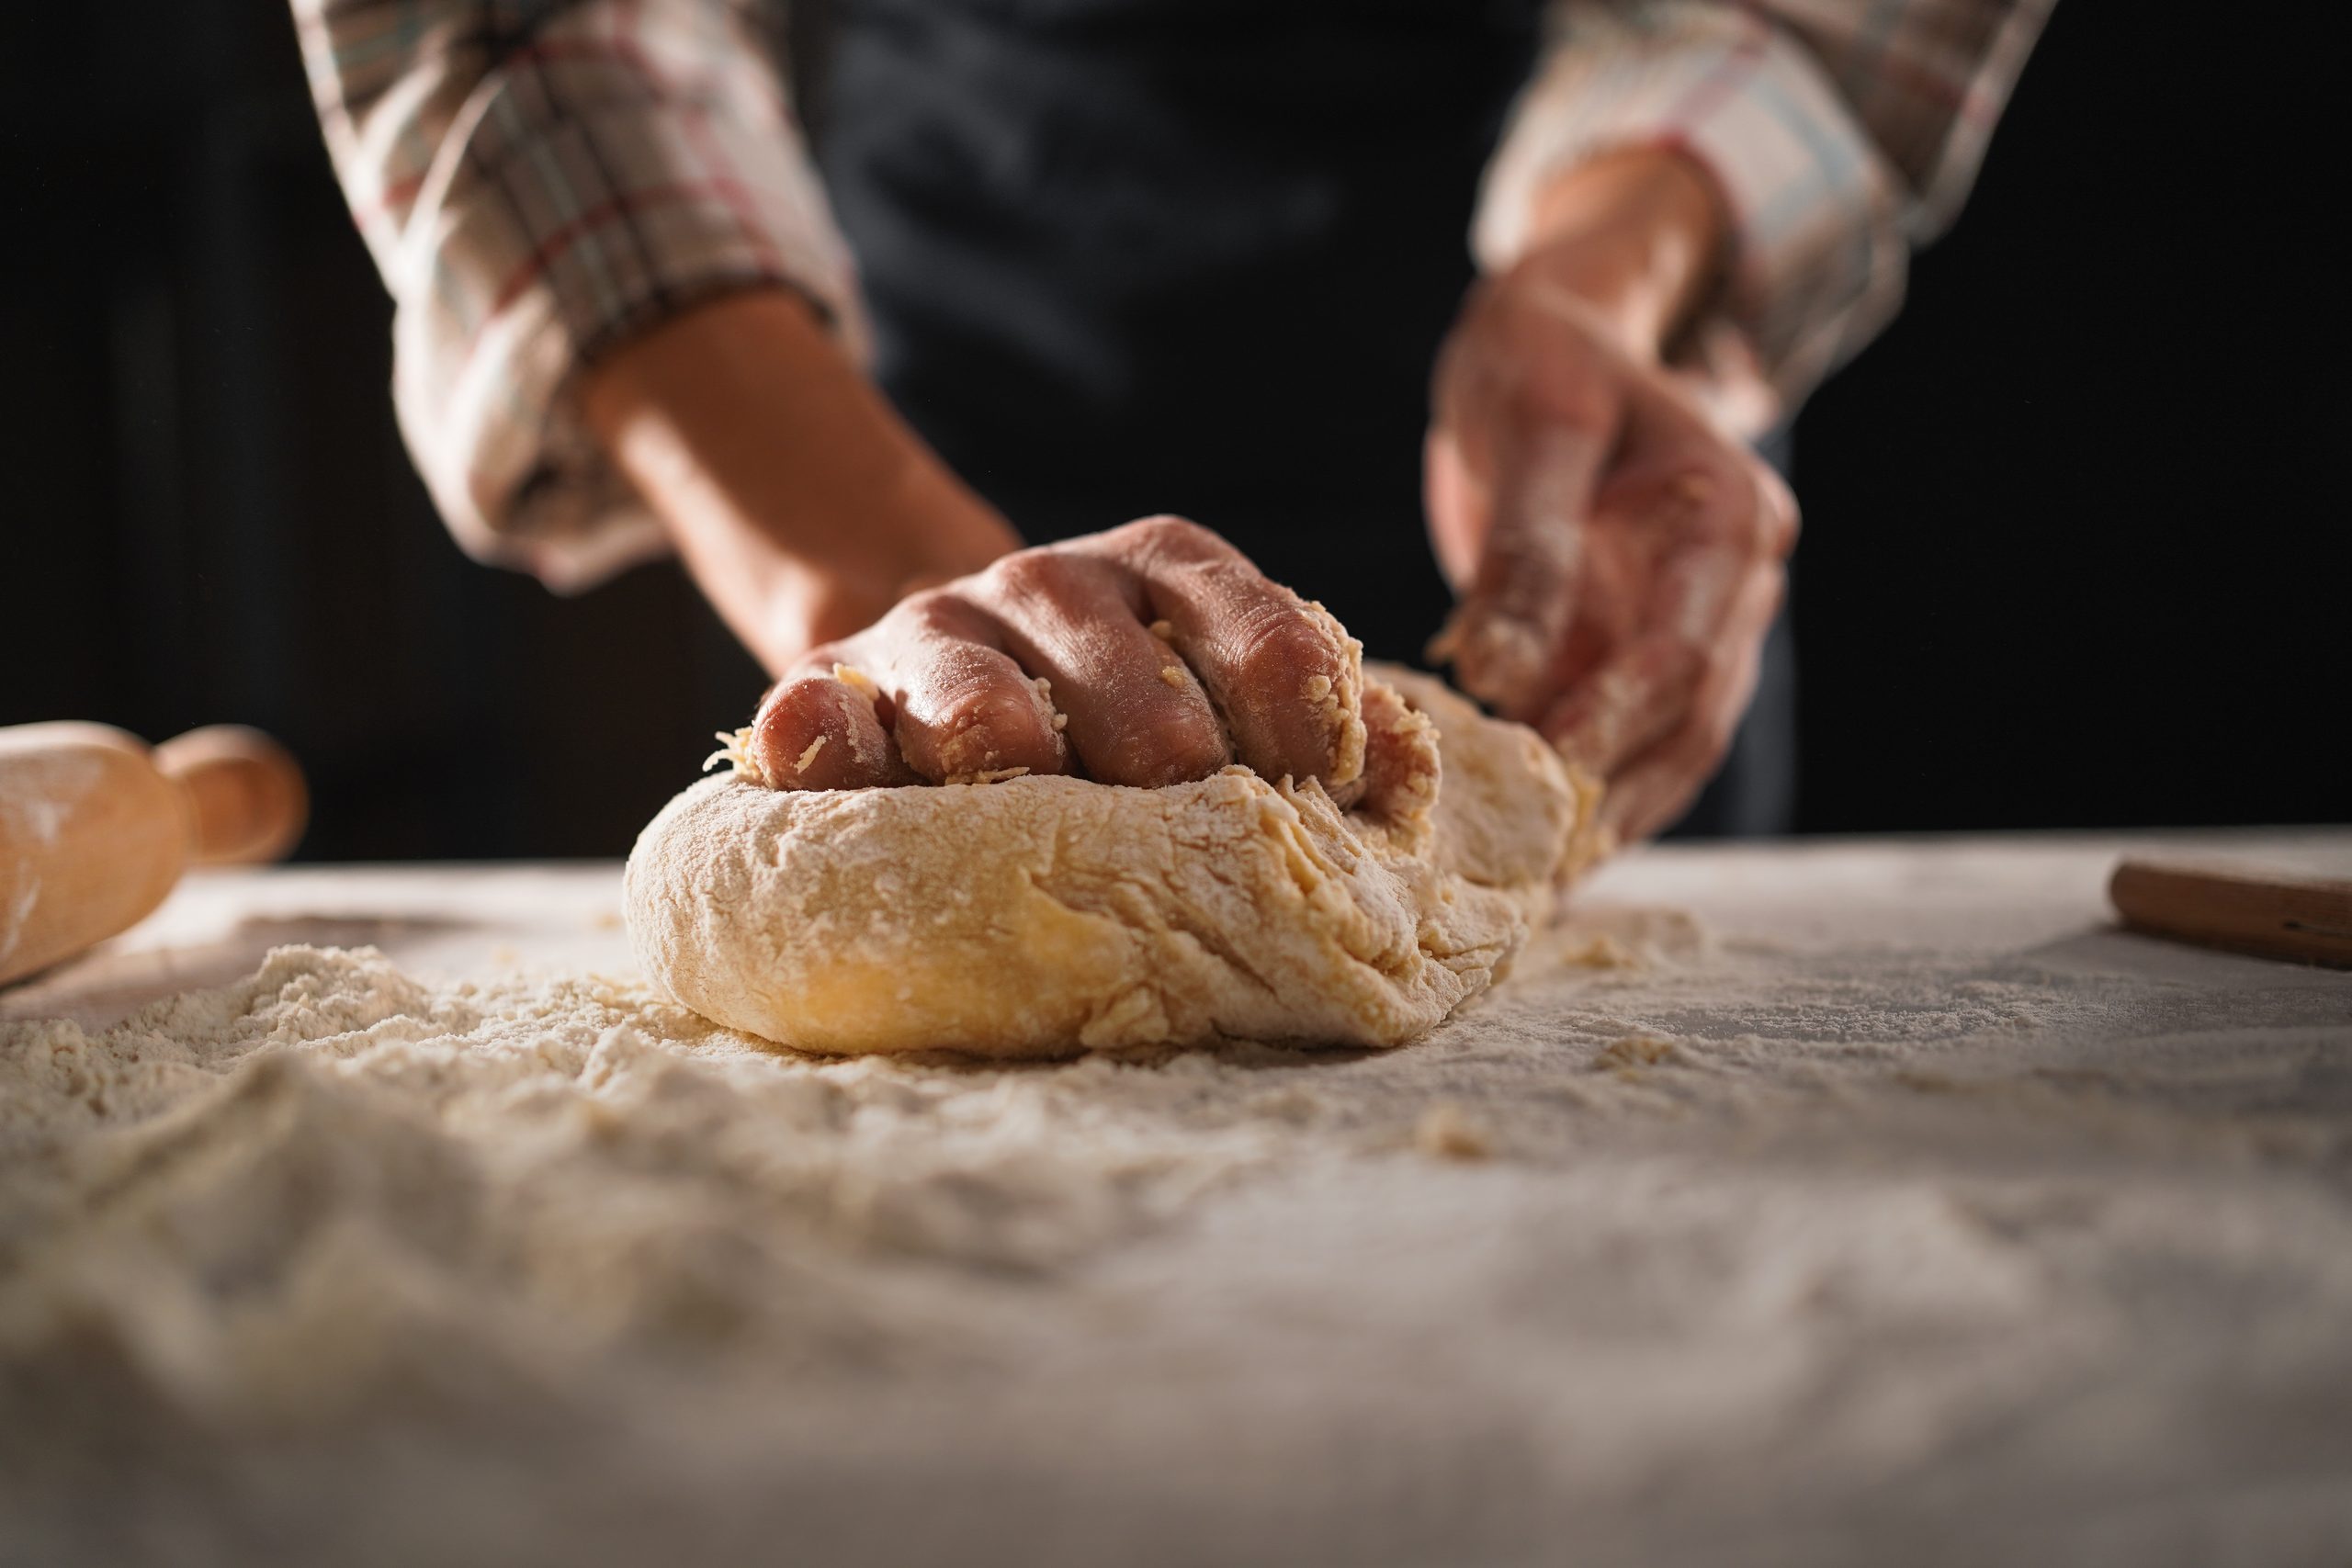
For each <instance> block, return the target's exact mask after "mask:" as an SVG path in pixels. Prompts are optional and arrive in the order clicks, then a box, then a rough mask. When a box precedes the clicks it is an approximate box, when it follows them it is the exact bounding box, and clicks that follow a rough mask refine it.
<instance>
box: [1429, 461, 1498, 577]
mask: <svg viewBox="0 0 2352 1568" xmlns="http://www.w3.org/2000/svg"><path fill="white" fill-rule="evenodd" d="M1492 467H1493V465H1492V464H1491V463H1487V462H1483V461H1480V460H1479V457H1478V455H1477V454H1476V453H1474V452H1473V451H1472V450H1470V449H1469V448H1468V447H1467V446H1465V445H1464V439H1463V436H1462V434H1461V432H1460V431H1458V430H1457V429H1456V428H1455V427H1453V426H1452V425H1444V424H1432V425H1431V426H1430V431H1429V434H1428V435H1427V436H1425V437H1424V438H1423V440H1422V443H1421V502H1422V504H1423V505H1424V506H1425V507H1426V508H1427V509H1428V511H1429V521H1430V545H1431V546H1432V547H1434V548H1435V549H1436V551H1437V562H1438V567H1439V570H1442V571H1443V572H1444V573H1445V581H1446V583H1447V585H1448V586H1449V587H1451V588H1453V591H1454V592H1457V593H1465V592H1469V589H1470V584H1471V583H1472V582H1473V581H1475V580H1476V577H1477V575H1478V547H1479V545H1480V543H1481V542H1482V541H1483V540H1484V539H1485V538H1486V537H1487V535H1488V534H1489V533H1491V532H1492V531H1493V527H1494V515H1495V497H1494V491H1492V490H1491V489H1489V488H1488V486H1487V479H1486V475H1487V472H1488V471H1489V470H1490V469H1491V468H1492Z"/></svg>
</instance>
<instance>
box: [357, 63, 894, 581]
mask: <svg viewBox="0 0 2352 1568" xmlns="http://www.w3.org/2000/svg"><path fill="white" fill-rule="evenodd" d="M662 65H663V62H662V61H661V59H660V56H659V52H658V49H657V48H656V47H655V45H654V43H653V40H650V39H627V38H616V37H614V36H612V35H610V34H609V33H607V34H600V35H594V36H571V37H567V36H565V35H564V34H563V33H561V32H560V31H558V30H555V29H550V30H549V32H548V33H545V34H542V35H540V37H539V38H538V39H537V40H535V41H534V42H533V43H531V44H529V45H526V46H525V47H524V48H523V49H522V50H520V51H517V53H516V54H515V56H514V57H513V58H510V59H509V60H507V61H505V62H502V64H501V66H500V68H499V69H498V70H496V71H494V72H492V73H491V74H490V76H489V77H488V78H487V79H486V80H485V81H484V82H483V83H482V84H481V86H480V87H479V88H477V90H476V91H475V92H474V94H473V95H472V96H470V97H469V100H468V101H467V103H466V105H465V107H464V108H463V110H462V111H460V114H459V116H458V122H457V124H456V126H455V127H454V132H455V133H454V134H452V135H451V136H450V137H449V138H448V139H447V141H446V142H445V143H444V148H445V152H444V154H443V156H442V157H441V158H440V159H438V160H437V161H436V162H435V165H434V167H433V168H432V170H431V171H430V173H429V174H428V175H427V176H426V179H425V184H424V189H422V190H421V191H420V192H419V195H418V200H417V204H416V208H415V215H414V217H413V220H412V221H411V222H410V223H409V225H408V226H407V229H406V231H405V232H404V233H403V234H402V235H401V239H400V241H399V243H398V246H397V249H396V251H395V254H394V255H393V257H392V259H391V265H390V268H389V270H390V273H391V278H390V281H391V284H392V291H393V294H394V297H395V299H398V300H399V301H400V306H399V309H398V311H397V314H396V318H395V322H394V328H393V333H394V347H395V355H394V363H395V366H396V370H395V375H394V387H393V400H394V403H395V406H396V408H397V409H398V412H399V414H400V421H401V432H402V434H404V435H405V436H406V438H407V440H408V444H409V446H410V448H411V450H412V452H413V454H414V456H415V457H416V460H417V465H418V467H419V468H420V469H421V470H422V472H423V473H424V479H425V483H426V485H427V487H428V488H429V489H430V490H431V491H432V494H433V498H434V501H435V503H436V504H437V505H438V507H439V508H440V511H441V513H442V515H443V516H444V517H445V518H446V519H447V522H448V525H449V528H450V531H451V533H452V534H454V535H455V536H456V537H457V540H458V544H459V545H460V546H461V547H463V548H464V549H465V550H466V552H467V553H468V554H469V555H471V556H473V557H475V558H477V559H481V560H487V561H492V562H496V563H499V564H502V565H507V566H515V567H520V568H522V569H524V570H528V571H531V572H533V573H535V574H536V575H537V576H538V577H539V578H540V579H541V580H542V581H545V582H546V583H547V584H548V586H549V587H550V588H552V589H554V590H555V591H557V592H578V591H580V590H582V589H585V588H587V587H590V586H592V585H594V583H595V582H597V581H601V580H603V579H604V578H605V577H608V576H610V575H612V574H613V573H615V572H616V571H619V570H623V569H624V568H626V567H628V566H630V565H633V564H635V563H636V562H638V561H640V560H643V559H646V558H650V557H653V556H657V555H660V554H662V553H663V552H664V551H665V550H666V548H667V541H666V537H665V536H664V534H663V532H662V527H661V525H660V524H659V523H658V522H657V521H656V520H655V518H654V517H653V516H652V514H651V513H650V512H648V511H647V510H646V508H645V506H644V505H643V503H642V502H640V501H639V498H638V497H637V495H636V493H635V492H634V491H633V490H632V489H631V488H630V487H629V485H628V483H627V481H626V480H624V479H622V478H621V476H620V475H619V474H617V473H616V472H615V471H614V470H613V469H612V468H611V467H610V465H609V464H607V463H606V462H605V459H604V457H603V455H602V453H601V452H600V450H599V449H598V447H597V445H596V443H595V441H594V438H593V437H592V436H591V435H590V434H589V432H588V431H587V429H586V428H585V426H584V425H583V424H582V421H581V419H580V416H579V414H578V412H577V411H576V409H575V408H574V407H573V398H572V392H573V383H574V381H575V379H576V377H577V375H578V372H579V371H580V369H581V367H582V366H583V365H585V364H587V363H589V362H591V361H592V360H593V359H594V357H595V356H596V355H598V354H599V353H601V352H602V351H604V350H605V349H606V348H608V347H609V346H611V345H612V344H615V343H616V342H618V341H620V340H621V339H623V338H625V337H627V336H628V335H629V334H631V333H635V332H638V331H639V330H641V329H642V328H644V327H646V326H649V325H650V324H652V323H653V322H655V321H661V320H662V319H665V318H666V317H668V316H671V315H673V314H675V313H676V312H677V311H679V310H683V309H684V308H686V307H687V306H689V305H692V304H694V303H695V302H697V301H699V300H703V299H709V298H712V297H714V296H716V295H718V294H721V293H725V292H729V291H732V290H736V289H742V288H757V287H784V288H792V289H795V290H797V291H798V292H799V293H801V294H802V295H803V296H804V297H806V298H808V299H809V300H810V301H811V302H812V303H813V304H814V305H815V306H816V307H817V308H818V309H819V310H820V312H821V313H823V314H824V315H825V316H826V317H827V318H828V320H829V321H831V323H832V324H833V325H834V327H835V329H836V330H837V331H838V332H839V333H842V336H843V337H844V338H845V339H846V340H847V342H848V344H849V345H850V347H851V350H852V352H853V353H855V354H859V355H863V353H864V346H865V333H864V328H863V325H862V321H861V320H860V317H859V313H858V309H857V302H856V289H855V284H854V275H853V270H852V266H851V264H850V260H849V256H848V253H847V249H846V247H845V246H844V245H843V243H842V240H841V238H840V234H839V231H838V230H837V229H836V228H835V226H834V223H833V220H832V217H831V211H830V210H829V209H828V207H827V205H826V202H825V199H824V195H823V190H822V187H821V186H820V184H819V181H818V178H817V175H816V172H815V170H814V169H813V168H812V167H811V166H810V165H809V161H808V159H807V157H806V155H805V154H804V153H803V152H802V151H801V150H800V146H799V142H798V139H797V135H796V134H795V133H794V131H793V130H792V128H791V127H790V125H789V123H788V122H787V121H786V118H785V116H784V113H783V110H782V107H781V106H780V105H779V104H777V103H776V102H775V92H774V87H773V85H772V79H771V78H767V77H765V76H764V75H763V73H761V72H759V71H755V70H753V69H752V68H751V67H748V66H744V67H736V66H729V65H716V64H711V63H708V57H707V54H705V55H704V56H703V57H702V59H701V60H698V61H697V62H694V64H693V66H692V69H694V70H695V71H698V72H699V73H700V75H699V76H698V77H696V76H690V75H685V74H684V73H683V72H680V73H676V74H670V75H665V74H664V73H663V69H662ZM737 71H740V72H741V75H737V76H733V77H731V78H730V77H729V76H728V75H726V74H723V73H729V72H737Z"/></svg>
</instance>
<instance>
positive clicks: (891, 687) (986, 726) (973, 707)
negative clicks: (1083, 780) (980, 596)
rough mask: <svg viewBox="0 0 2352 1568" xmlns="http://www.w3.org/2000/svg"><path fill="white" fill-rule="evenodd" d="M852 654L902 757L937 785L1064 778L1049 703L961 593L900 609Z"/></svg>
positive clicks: (936, 595) (924, 598)
mask: <svg viewBox="0 0 2352 1568" xmlns="http://www.w3.org/2000/svg"><path fill="white" fill-rule="evenodd" d="M850 646H851V647H852V648H853V649H856V650H857V651H858V652H859V653H860V654H861V655H863V656H864V658H865V660H866V664H865V666H864V668H865V671H866V673H867V674H869V675H871V676H872V677H873V678H874V680H875V681H876V682H877V683H878V684H879V686H880V687H881V690H882V692H883V694H884V695H885V696H887V698H888V702H889V705H890V708H891V711H892V715H893V719H892V725H891V734H892V737H893V739H896V740H897V742H898V746H899V754H900V755H902V756H903V757H905V758H906V760H907V762H908V764H909V765H910V767H912V768H913V769H914V770H915V772H917V773H920V774H922V776H923V777H924V778H926V779H929V780H931V781H932V782H933V783H934V784H987V783H991V782H993V781H995V780H998V779H1002V778H1011V777H1016V776H1018V775H1020V774H1023V773H1068V772H1069V747H1068V746H1067V745H1066V744H1065V743H1064V741H1063V739H1062V735H1061V729H1060V725H1059V723H1058V721H1057V716H1056V714H1055V712H1054V706H1053V703H1052V700H1051V697H1050V695H1049V694H1048V693H1047V692H1046V691H1045V690H1043V689H1041V688H1040V687H1039V686H1038V684H1037V682H1035V681H1034V680H1032V679H1031V678H1030V676H1029V674H1028V672H1027V671H1024V670H1023V669H1022V667H1021V665H1020V663H1019V662H1018V661H1017V660H1015V659H1014V658H1013V657H1012V654H1011V653H1009V652H1008V651H1007V650H1006V649H1005V648H1004V646H1003V639H1002V632H1001V628H1000V627H999V626H997V625H996V623H995V621H994V620H993V619H992V618H991V617H990V616H989V615H985V614H983V613H982V612H981V611H980V610H979V609H978V607H977V606H975V605H974V604H971V603H970V602H969V601H968V600H967V598H966V597H965V596H964V594H963V593H962V592H927V593H918V594H915V595H913V596H912V597H910V598H909V599H906V600H903V601H901V602H900V604H899V607H898V608H897V609H895V610H893V611H891V612H890V614H889V615H886V616H884V617H883V618H882V620H881V622H880V623H879V624H877V625H876V626H875V627H874V628H873V629H872V630H871V631H868V632H865V633H863V634H861V635H860V636H859V637H856V638H854V639H853V641H852V643H851V644H850Z"/></svg>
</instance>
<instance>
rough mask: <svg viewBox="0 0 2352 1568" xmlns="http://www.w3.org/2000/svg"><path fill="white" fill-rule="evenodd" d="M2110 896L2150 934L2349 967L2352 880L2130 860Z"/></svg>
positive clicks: (2131, 922) (2118, 871)
mask: <svg viewBox="0 0 2352 1568" xmlns="http://www.w3.org/2000/svg"><path fill="white" fill-rule="evenodd" d="M2107 896H2108V897H2109V898H2110V899H2112V900H2114V903H2115V908H2116V911H2117V913H2119V914H2120V915H2121V916H2122V917H2123V923H2124V924H2125V925H2127V926H2129V927H2131V929H2132V930H2133V931H2144V932H2146V933H2147V934H2149V935H2151V936H2161V937H2169V938H2171V939H2173V940H2174V941H2176V942H2194V943H2196V944H2197V945H2198V946H2199V947H2218V948H2224V949H2227V950H2229V951H2231V952H2233V953H2257V954H2259V955H2261V956H2263V957H2266V958H2290V959H2294V960H2296V961H2298V962H2300V963H2304V964H2328V965H2331V966H2333V967H2336V968H2352V882H2346V881H2339V880H2336V879H2333V878H2328V877H2317V876H2295V875H2290V874H2285V873H2280V872H2272V871H2267V870H2256V869H2253V868H2251V867H2230V866H2211V865H2187V864H2181V863H2162V862H2155V861H2143V860H2126V861H2124V862H2123V863H2122V864H2120V865H2119V866H2117V867H2116V868H2115V875H2114V876H2113V877H2112V878H2110V879H2109V882H2108V885H2107Z"/></svg>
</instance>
